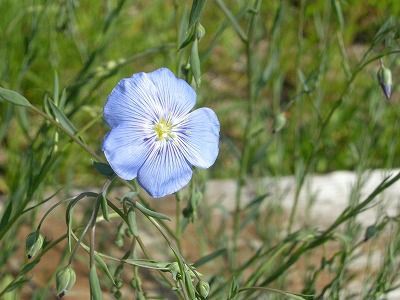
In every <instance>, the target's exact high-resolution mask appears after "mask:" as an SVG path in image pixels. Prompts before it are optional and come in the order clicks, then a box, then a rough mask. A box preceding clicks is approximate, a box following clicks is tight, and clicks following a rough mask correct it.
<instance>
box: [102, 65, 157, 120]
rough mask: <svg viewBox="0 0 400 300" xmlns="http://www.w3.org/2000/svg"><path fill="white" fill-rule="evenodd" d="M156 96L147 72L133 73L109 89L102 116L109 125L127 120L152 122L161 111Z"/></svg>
mask: <svg viewBox="0 0 400 300" xmlns="http://www.w3.org/2000/svg"><path fill="white" fill-rule="evenodd" d="M158 98H159V97H158V92H157V89H156V87H155V86H154V83H153V81H151V80H150V78H149V76H148V74H146V73H143V72H142V73H137V74H134V75H133V76H132V77H130V78H124V79H122V80H121V81H120V82H118V84H117V86H116V87H115V88H114V89H113V90H112V91H111V93H110V95H109V96H108V99H107V103H106V105H105V106H104V118H105V120H106V121H107V123H108V125H109V126H110V127H116V126H118V125H120V124H122V123H127V122H137V121H140V122H147V123H149V122H150V123H151V122H154V121H156V120H157V119H158V116H159V114H161V113H162V112H163V108H162V106H161V104H160V101H159V100H158Z"/></svg>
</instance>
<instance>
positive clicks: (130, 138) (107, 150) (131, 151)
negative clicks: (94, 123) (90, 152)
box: [103, 125, 151, 180]
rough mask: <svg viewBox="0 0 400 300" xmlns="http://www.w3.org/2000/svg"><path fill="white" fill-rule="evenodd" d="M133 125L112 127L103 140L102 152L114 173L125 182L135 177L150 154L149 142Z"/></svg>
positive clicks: (141, 131)
mask: <svg viewBox="0 0 400 300" xmlns="http://www.w3.org/2000/svg"><path fill="white" fill-rule="evenodd" d="M144 136H145V133H144V132H143V130H138V128H137V127H136V126H134V125H120V126H117V127H114V128H113V129H112V130H111V131H110V132H109V133H108V135H107V136H106V137H105V138H104V142H103V151H104V154H105V156H106V158H107V161H108V162H109V164H110V166H111V168H112V169H113V170H114V172H115V173H116V174H117V175H118V176H119V177H121V178H123V179H125V180H131V179H133V178H135V177H136V176H137V172H138V170H139V168H140V167H141V166H142V165H143V163H144V162H145V160H146V158H147V156H148V154H149V153H150V149H151V148H150V146H149V143H150V141H149V140H147V139H145V138H144Z"/></svg>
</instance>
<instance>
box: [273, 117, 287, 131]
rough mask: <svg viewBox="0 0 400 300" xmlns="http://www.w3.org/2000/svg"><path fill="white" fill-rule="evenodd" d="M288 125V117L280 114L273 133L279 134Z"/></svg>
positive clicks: (276, 119) (275, 121)
mask: <svg viewBox="0 0 400 300" xmlns="http://www.w3.org/2000/svg"><path fill="white" fill-rule="evenodd" d="M285 125H286V116H285V114H284V113H279V114H278V115H277V116H276V117H275V120H274V128H273V133H276V132H279V131H281V130H282V129H283V127H285Z"/></svg>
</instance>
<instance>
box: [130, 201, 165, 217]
mask: <svg viewBox="0 0 400 300" xmlns="http://www.w3.org/2000/svg"><path fill="white" fill-rule="evenodd" d="M134 205H135V207H136V208H137V209H138V210H140V211H141V212H142V213H143V214H145V215H147V216H149V217H153V218H156V219H160V220H168V221H171V219H170V218H169V217H168V216H166V215H164V214H161V213H158V212H155V211H153V210H150V209H148V208H146V207H144V206H143V205H142V204H140V203H139V202H134Z"/></svg>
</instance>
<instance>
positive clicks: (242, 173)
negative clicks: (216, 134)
mask: <svg viewBox="0 0 400 300" xmlns="http://www.w3.org/2000/svg"><path fill="white" fill-rule="evenodd" d="M260 6H261V1H260V0H256V2H255V4H254V8H253V10H254V11H253V13H252V15H251V18H250V22H249V30H248V34H247V40H246V42H245V45H246V57H247V80H248V86H247V88H248V97H249V102H248V105H247V116H246V126H245V131H244V138H243V142H244V144H243V150H242V155H241V160H240V169H239V177H238V182H237V188H236V195H235V211H234V216H233V249H232V257H231V266H232V267H234V266H235V265H236V258H237V256H236V254H237V250H238V249H237V243H238V236H239V230H240V211H241V194H242V188H243V185H244V183H245V179H246V175H247V171H248V166H249V158H250V157H249V156H250V135H251V128H252V126H253V114H254V106H255V102H256V93H255V84H254V83H255V74H254V68H253V67H254V63H255V61H254V59H255V57H254V51H253V46H254V45H253V44H254V30H255V21H256V15H257V14H258V11H259V9H260Z"/></svg>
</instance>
